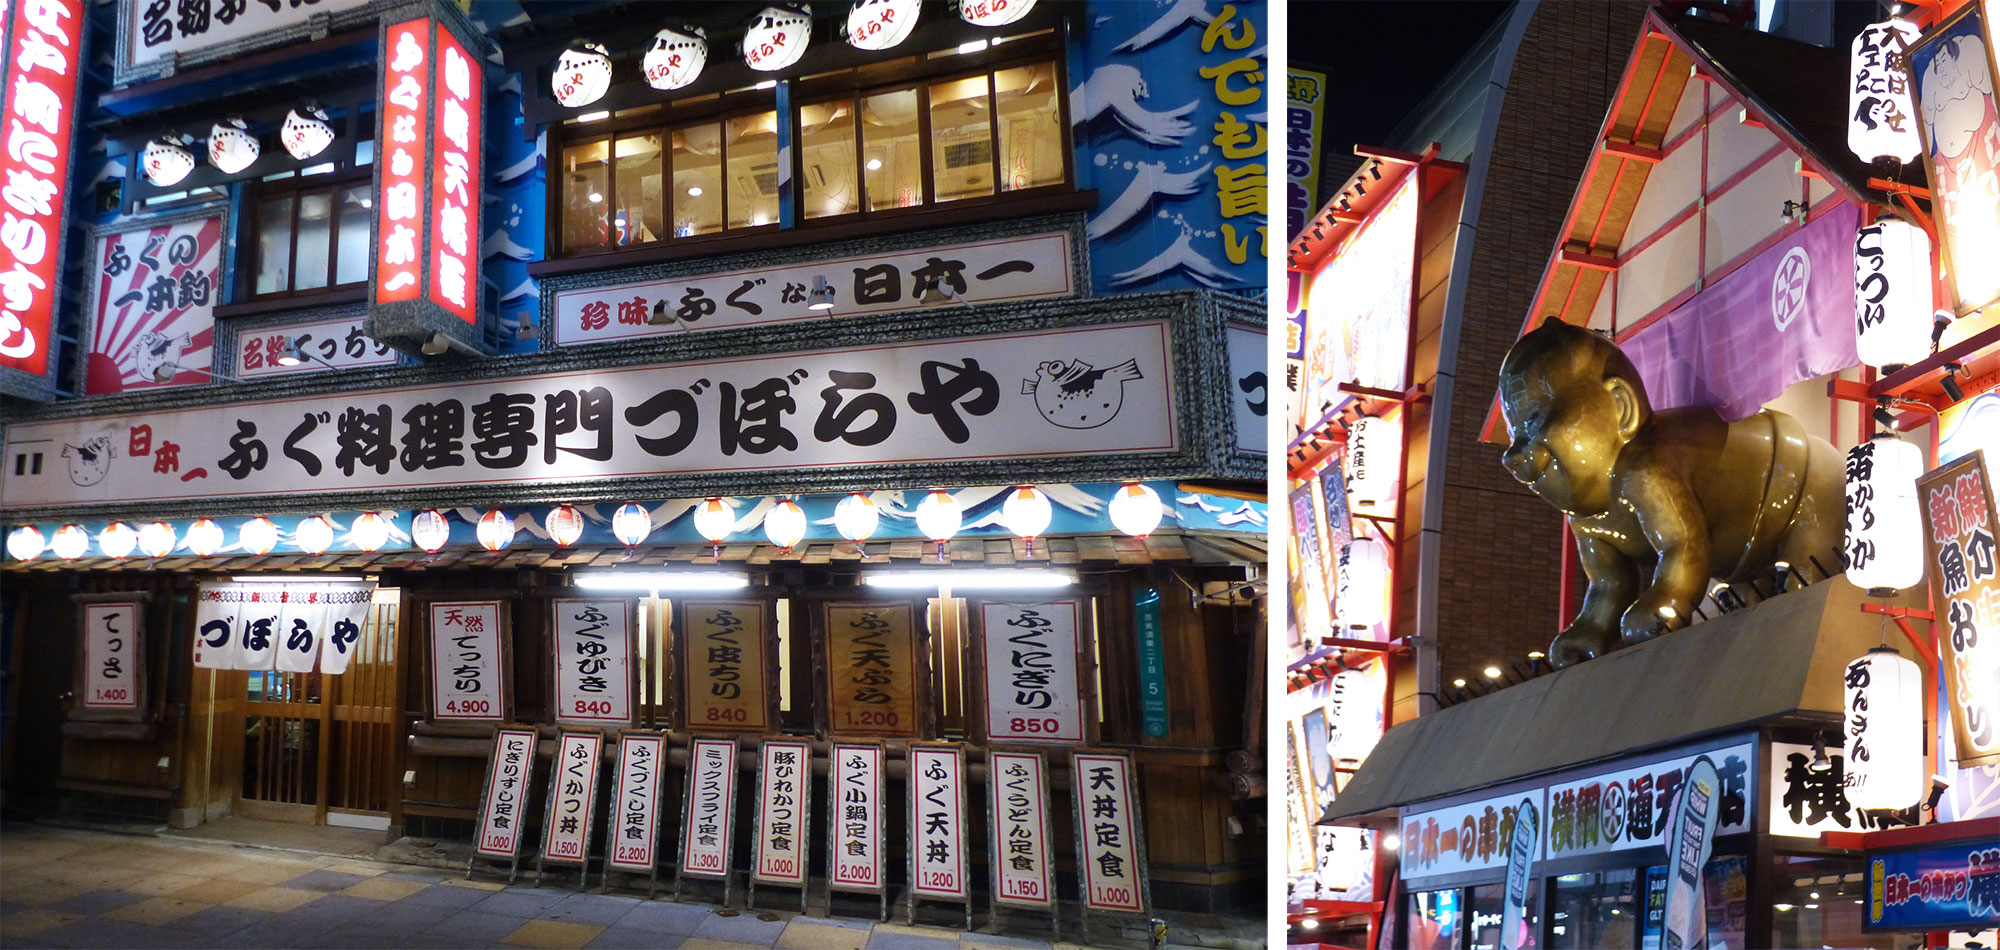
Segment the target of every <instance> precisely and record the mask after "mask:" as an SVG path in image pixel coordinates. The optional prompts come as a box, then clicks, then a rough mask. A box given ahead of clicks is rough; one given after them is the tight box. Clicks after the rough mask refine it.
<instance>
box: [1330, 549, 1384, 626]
mask: <svg viewBox="0 0 2000 950" xmlns="http://www.w3.org/2000/svg"><path fill="white" fill-rule="evenodd" d="M1339 569H1340V587H1339V589H1338V591H1337V592H1336V593H1335V594H1334V602H1333V607H1334V610H1335V611H1336V612H1338V613H1339V614H1340V622H1341V623H1342V624H1343V625H1345V626H1349V627H1373V626H1375V625H1376V624H1378V623H1381V622H1382V621H1383V620H1384V619H1386V618H1387V616H1388V603H1389V548H1388V547H1387V546H1386V545H1384V544H1383V543H1382V542H1380V541H1378V540H1376V539H1374V538H1355V539H1354V540H1352V541H1349V542H1348V543H1346V544H1344V545H1341V548H1340V561H1339Z"/></svg>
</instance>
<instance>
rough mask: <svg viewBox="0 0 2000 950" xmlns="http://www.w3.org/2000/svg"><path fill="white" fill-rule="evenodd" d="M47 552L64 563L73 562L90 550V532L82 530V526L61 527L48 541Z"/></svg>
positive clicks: (69, 525) (67, 525)
mask: <svg viewBox="0 0 2000 950" xmlns="http://www.w3.org/2000/svg"><path fill="white" fill-rule="evenodd" d="M49 550H50V551H51V552H53V553H54V554H55V556H56V557H59V558H62V559H63V560H65V561H74V560H76V559H77V558H80V557H82V556H83V555H84V552H86V551H88V550H90V532H88V531H85V530H83V526H82V525H78V524H66V525H63V526H62V527H60V528H57V529H56V535H55V537H53V538H50V539H49Z"/></svg>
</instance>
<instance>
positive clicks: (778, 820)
mask: <svg viewBox="0 0 2000 950" xmlns="http://www.w3.org/2000/svg"><path fill="white" fill-rule="evenodd" d="M758 758H759V765H758V769H757V777H758V782H757V784H758V793H757V845H756V849H755V851H756V857H757V860H756V862H755V863H754V864H753V866H752V869H751V876H753V877H755V878H756V879H757V880H759V881H766V882H769V883H772V884H784V885H789V886H791V887H804V886H805V884H806V863H807V860H806V842H805V834H806V815H807V814H808V813H809V810H810V809H811V808H812V744H811V743H809V742H802V741H798V740H793V739H770V740H766V741H765V742H764V746H763V748H762V750H760V752H759V754H758Z"/></svg>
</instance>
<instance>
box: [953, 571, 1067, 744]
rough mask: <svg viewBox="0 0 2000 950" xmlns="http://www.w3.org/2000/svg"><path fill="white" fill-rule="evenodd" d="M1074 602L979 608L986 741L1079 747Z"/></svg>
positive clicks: (982, 605)
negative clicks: (1070, 743) (1064, 743)
mask: <svg viewBox="0 0 2000 950" xmlns="http://www.w3.org/2000/svg"><path fill="white" fill-rule="evenodd" d="M1081 615H1082V607H1081V605H1080V604H1079V603H1078V602H1077V601H1074V600H1057V601H1047V602H1044V603H1034V604H981V605H980V610H979V616H980V621H981V626H980V630H981V631H982V633H983V636H981V637H980V649H981V650H982V651H983V653H984V656H983V659H984V661H985V665H986V737H987V738H988V739H991V740H994V741H996V742H998V741H1007V740H1014V739H1029V740H1035V741H1043V742H1047V741H1057V742H1082V741H1083V712H1082V701H1081V697H1080V695H1079V694H1080V692H1081V686H1080V679H1079V677H1078V676H1077V662H1076V652H1077V651H1076V637H1077V633H1076V631H1077V619H1078V617H1080V616H1081Z"/></svg>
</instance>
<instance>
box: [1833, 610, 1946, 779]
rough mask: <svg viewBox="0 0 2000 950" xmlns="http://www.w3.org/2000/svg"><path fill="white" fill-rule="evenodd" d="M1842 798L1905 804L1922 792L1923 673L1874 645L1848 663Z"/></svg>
mask: <svg viewBox="0 0 2000 950" xmlns="http://www.w3.org/2000/svg"><path fill="white" fill-rule="evenodd" d="M1846 684H1847V703H1846V707H1845V708H1846V710H1847V719H1846V729H1847V741H1846V748H1847V801H1848V804H1850V805H1853V806H1854V807H1855V808H1889V809H1901V808H1908V807H1910V806H1911V805H1914V804H1916V803H1917V801H1918V800H1919V799H1920V798H1921V797H1922V796H1923V794H1924V790H1925V787H1926V782H1925V781H1924V780H1925V779H1926V778H1927V777H1928V775H1929V773H1927V772H1926V771H1925V770H1924V676H1923V672H1922V671H1921V670H1919V669H1918V667H1917V664H1915V663H1912V662H1910V661H1909V660H1907V659H1904V658H1903V657H1902V656H1901V655H1899V654H1898V653H1897V652H1896V651H1894V650H1891V649H1889V648H1888V647H1877V648H1875V649H1873V650H1870V651H1868V653H1867V655H1865V656H1862V657H1860V658H1859V659H1856V660H1854V661H1853V662H1851V663H1849V664H1847V679H1846Z"/></svg>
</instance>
